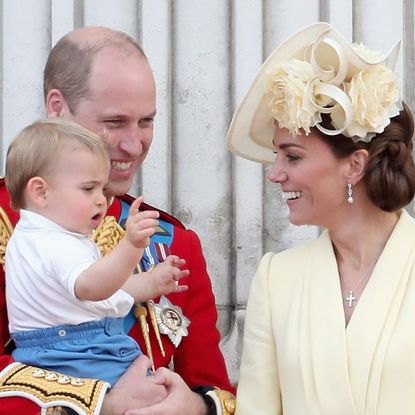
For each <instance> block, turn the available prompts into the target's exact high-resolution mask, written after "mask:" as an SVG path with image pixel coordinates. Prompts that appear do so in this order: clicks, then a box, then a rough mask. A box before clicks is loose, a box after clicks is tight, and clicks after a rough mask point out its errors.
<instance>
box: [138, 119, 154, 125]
mask: <svg viewBox="0 0 415 415" xmlns="http://www.w3.org/2000/svg"><path fill="white" fill-rule="evenodd" d="M153 122H154V118H152V117H148V118H143V119H142V120H140V121H139V123H138V124H139V125H140V126H141V127H151V126H152V125H153Z"/></svg>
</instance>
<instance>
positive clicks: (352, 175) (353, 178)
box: [347, 149, 369, 185]
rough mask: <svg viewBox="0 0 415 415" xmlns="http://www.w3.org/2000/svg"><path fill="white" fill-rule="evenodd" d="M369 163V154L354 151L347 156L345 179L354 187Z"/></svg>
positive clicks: (362, 151)
mask: <svg viewBox="0 0 415 415" xmlns="http://www.w3.org/2000/svg"><path fill="white" fill-rule="evenodd" d="M368 162H369V152H368V151H367V150H365V149H359V150H356V151H355V152H354V153H352V154H351V155H350V156H349V163H348V173H347V178H348V180H349V181H350V183H352V184H353V185H355V184H356V183H358V182H359V181H360V180H362V178H363V176H364V175H365V171H366V167H367V164H368Z"/></svg>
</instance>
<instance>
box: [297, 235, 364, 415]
mask: <svg viewBox="0 0 415 415" xmlns="http://www.w3.org/2000/svg"><path fill="white" fill-rule="evenodd" d="M310 248H311V249H310V251H309V254H310V255H309V263H308V264H306V266H307V271H306V274H305V281H304V294H303V300H304V302H303V309H302V318H301V325H302V327H301V330H300V333H302V335H303V339H300V344H301V351H300V354H301V357H300V358H301V361H302V363H301V367H302V370H303V377H304V379H305V380H306V382H305V384H306V385H307V388H308V390H307V392H306V393H307V399H308V400H309V401H310V400H315V401H317V402H318V407H319V408H320V410H321V412H318V413H321V414H330V415H331V414H336V415H354V414H356V409H355V406H354V402H353V397H352V393H351V389H350V382H349V376H348V367H347V352H346V334H345V319H344V312H343V305H342V297H341V290H340V282H339V274H338V270H337V263H336V259H335V256H334V252H333V247H332V243H331V240H330V238H329V236H328V233H327V231H325V232H324V233H323V234H322V235H321V236H320V238H319V239H318V240H317V241H315V242H314V243H313V244H312V245H311V247H310ZM303 266H304V264H303ZM313 413H314V412H313Z"/></svg>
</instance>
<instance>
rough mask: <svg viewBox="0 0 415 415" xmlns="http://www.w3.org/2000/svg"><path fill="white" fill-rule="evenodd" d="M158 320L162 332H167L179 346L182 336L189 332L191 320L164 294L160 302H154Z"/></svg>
mask: <svg viewBox="0 0 415 415" xmlns="http://www.w3.org/2000/svg"><path fill="white" fill-rule="evenodd" d="M154 311H155V313H156V320H157V324H158V326H159V330H160V333H162V334H166V335H167V336H168V337H169V339H170V340H171V342H172V343H173V344H174V345H175V346H176V347H178V346H179V344H180V342H181V341H182V337H185V336H187V335H188V334H189V332H188V331H187V327H188V326H189V324H190V320H189V319H188V318H187V317H186V316H185V315H184V314H183V311H182V309H181V308H180V307H178V306H177V305H174V304H172V302H171V301H170V300H169V299H168V298H167V297H165V296H164V295H162V296H161V297H160V301H159V302H158V304H157V303H156V304H154Z"/></svg>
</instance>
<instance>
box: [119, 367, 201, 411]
mask: <svg viewBox="0 0 415 415" xmlns="http://www.w3.org/2000/svg"><path fill="white" fill-rule="evenodd" d="M149 378H150V379H151V381H152V382H154V384H155V385H158V386H160V385H164V387H165V388H166V389H167V397H166V398H165V399H164V400H163V401H161V402H159V403H156V404H151V405H149V406H148V407H146V408H141V409H132V410H128V411H126V412H125V414H124V415H207V413H208V407H207V405H206V403H205V402H204V401H203V399H202V398H201V397H200V395H198V394H197V393H195V392H193V391H192V390H191V389H190V388H189V387H188V386H187V385H186V383H185V382H184V380H183V379H182V378H181V377H180V376H179V375H178V374H177V373H174V372H171V371H170V370H168V369H166V368H164V367H163V368H160V369H157V370H156V372H155V374H154V375H153V376H150V377H149Z"/></svg>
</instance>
